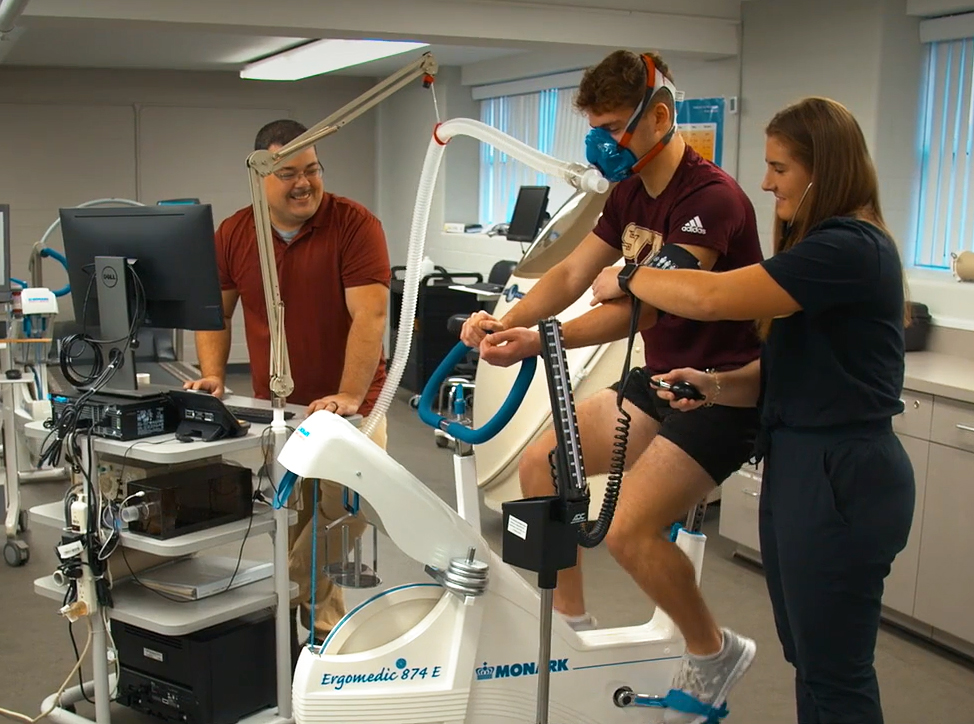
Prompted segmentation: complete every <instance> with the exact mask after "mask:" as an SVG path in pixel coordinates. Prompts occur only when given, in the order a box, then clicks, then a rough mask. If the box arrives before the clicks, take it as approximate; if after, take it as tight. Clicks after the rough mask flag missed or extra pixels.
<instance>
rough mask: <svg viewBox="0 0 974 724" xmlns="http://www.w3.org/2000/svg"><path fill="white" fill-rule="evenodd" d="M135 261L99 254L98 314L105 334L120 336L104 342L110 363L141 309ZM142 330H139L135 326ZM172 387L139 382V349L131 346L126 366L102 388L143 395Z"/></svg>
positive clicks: (107, 392)
mask: <svg viewBox="0 0 974 724" xmlns="http://www.w3.org/2000/svg"><path fill="white" fill-rule="evenodd" d="M130 263H132V264H134V263H135V262H134V260H133V261H132V262H129V261H128V260H126V259H125V257H121V256H96V257H95V285H96V289H97V290H98V317H99V321H100V322H101V338H102V339H111V340H120V341H118V342H113V343H112V344H103V345H101V347H102V352H103V353H104V355H105V360H106V364H107V360H108V352H109V351H110V350H111V349H113V348H115V349H122V348H123V347H124V346H125V339H126V338H127V337H128V336H129V334H130V333H131V330H132V315H133V314H134V313H135V312H136V311H137V310H136V309H135V304H134V301H135V299H136V295H135V285H134V283H133V282H132V280H131V279H129V276H128V272H127V270H126V267H127V266H128V265H129V264H130ZM135 331H136V333H138V330H135ZM168 390H169V388H168V387H162V386H160V385H151V384H150V385H139V384H138V378H137V377H136V370H135V350H134V349H133V348H132V347H131V346H130V347H129V349H128V351H127V352H126V353H125V356H124V358H123V359H122V366H121V367H119V368H118V369H117V370H115V374H114V375H112V378H111V379H110V380H109V381H108V384H107V385H105V387H103V388H102V389H100V390H99V391H98V393H99V394H103V395H116V396H119V397H131V398H136V399H141V398H145V397H155V396H157V395H160V394H162V393H164V392H167V391H168Z"/></svg>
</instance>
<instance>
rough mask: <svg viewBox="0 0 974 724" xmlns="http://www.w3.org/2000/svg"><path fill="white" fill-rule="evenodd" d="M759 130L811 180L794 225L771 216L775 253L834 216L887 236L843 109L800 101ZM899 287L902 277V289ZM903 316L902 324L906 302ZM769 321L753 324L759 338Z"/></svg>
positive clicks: (870, 172) (868, 170)
mask: <svg viewBox="0 0 974 724" xmlns="http://www.w3.org/2000/svg"><path fill="white" fill-rule="evenodd" d="M764 132H765V134H766V135H768V136H769V137H772V138H774V139H776V140H778V141H780V142H781V143H782V144H783V145H785V146H786V147H787V148H788V151H789V152H790V153H791V155H792V157H793V158H794V159H795V160H796V161H797V162H798V163H799V164H801V165H802V167H804V168H805V170H806V171H807V172H808V173H809V175H810V176H811V178H812V185H811V187H810V188H808V189H807V190H806V196H805V198H804V201H803V202H802V204H801V209H800V210H801V212H802V213H801V214H800V215H799V216H798V218H796V219H794V223H793V224H789V223H788V222H786V221H784V220H782V219H779V218H775V221H774V236H773V239H774V253H775V254H778V253H781V252H783V251H788V249H791V248H792V247H793V246H794V245H795V244H797V243H799V242H800V241H801V240H802V239H804V238H805V236H807V235H808V232H809V230H810V229H812V228H813V227H815V226H816V225H818V224H820V223H822V222H823V221H825V220H826V219H829V218H831V217H834V216H848V217H854V218H859V219H863V220H865V221H868V222H869V223H871V224H873V225H874V226H876V227H878V228H879V229H881V230H882V231H883V233H885V234H886V235H887V236H888V237H889V238H890V239H892V238H893V235H892V234H891V233H890V231H889V228H887V226H886V222H885V221H884V220H883V211H882V208H881V206H880V203H879V180H878V178H877V176H876V167H875V166H874V165H873V162H872V159H871V158H870V156H869V149H868V148H867V147H866V139H865V137H864V136H863V134H862V129H861V128H860V127H859V123H858V122H857V121H856V119H855V117H854V116H853V115H852V114H851V113H850V112H849V110H848V109H847V108H846V107H845V106H843V105H842V104H841V103H837V102H836V101H833V100H830V99H828V98H814V97H813V98H805V99H804V100H802V101H799V102H798V103H795V104H794V105H791V106H789V107H787V108H785V109H784V110H782V111H780V112H779V113H778V114H777V115H775V117H774V118H772V119H771V122H770V123H768V126H767V128H765V131H764ZM905 283H906V276H905V274H904V291H905ZM905 299H906V295H905V294H904V300H905ZM903 314H904V320H905V323H907V324H908V323H909V319H910V314H909V303H908V302H907V303H906V304H905V308H904V310H903ZM771 321H772V320H770V319H762V320H759V321H758V329H759V331H760V335H761V338H762V339H766V338H767V336H768V331H769V330H770V328H771Z"/></svg>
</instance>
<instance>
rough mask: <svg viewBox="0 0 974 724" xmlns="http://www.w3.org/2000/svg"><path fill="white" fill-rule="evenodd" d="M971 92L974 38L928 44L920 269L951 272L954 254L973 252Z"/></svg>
mask: <svg viewBox="0 0 974 724" xmlns="http://www.w3.org/2000/svg"><path fill="white" fill-rule="evenodd" d="M972 90H974V39H971V38H968V39H965V40H953V41H947V42H935V43H930V45H929V46H928V51H927V68H926V75H925V79H924V87H923V95H922V99H921V100H922V103H921V109H922V115H921V134H922V135H921V166H920V193H919V198H918V208H917V214H916V219H917V228H916V241H915V247H914V254H913V264H914V266H917V267H926V268H932V269H949V268H950V263H951V257H950V255H951V253H957V252H960V251H964V250H974V204H972V203H971V190H972V189H971V166H972V165H974V161H972V158H974V157H972V154H971V151H972V143H974V103H972V95H974V94H972Z"/></svg>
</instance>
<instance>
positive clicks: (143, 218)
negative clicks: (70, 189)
mask: <svg viewBox="0 0 974 724" xmlns="http://www.w3.org/2000/svg"><path fill="white" fill-rule="evenodd" d="M60 216H61V235H62V237H63V239H64V255H65V257H67V260H68V279H69V280H70V282H71V301H72V303H73V305H74V314H75V319H77V320H79V321H81V322H83V323H84V324H86V325H91V326H96V327H97V326H101V324H100V322H101V321H102V320H100V319H99V305H98V303H97V297H98V291H99V287H100V286H101V285H100V284H96V283H94V276H93V275H94V270H95V257H123V258H125V259H129V260H134V264H133V267H132V268H133V270H134V272H135V274H137V275H138V279H139V282H140V284H141V287H142V288H143V289H142V294H143V296H144V303H145V319H144V321H143V326H145V327H155V328H162V329H189V330H220V329H223V305H222V297H221V293H220V281H219V275H218V272H217V264H216V247H215V244H214V240H213V215H212V210H211V207H210V206H209V205H206V204H200V205H196V204H186V205H175V206H134V207H133V206H127V207H121V208H118V207H110V208H69V209H61V211H60Z"/></svg>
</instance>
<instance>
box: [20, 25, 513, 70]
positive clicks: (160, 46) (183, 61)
mask: <svg viewBox="0 0 974 724" xmlns="http://www.w3.org/2000/svg"><path fill="white" fill-rule="evenodd" d="M18 26H19V27H20V28H22V32H21V33H20V34H19V37H18V39H17V41H16V43H15V44H14V45H13V47H12V48H11V49H10V52H9V53H8V54H7V56H6V58H4V61H3V62H4V64H5V65H16V66H34V67H55V68H116V69H142V70H146V69H153V70H211V71H238V70H240V69H241V68H243V66H244V65H246V64H247V63H248V62H251V61H253V60H257V59H259V58H262V57H265V56H268V55H273V54H274V53H278V52H280V51H282V50H285V49H287V48H290V47H293V46H295V45H300V44H302V43H304V42H307V41H308V39H307V38H295V37H277V36H259V35H247V34H238V33H219V32H208V31H205V30H198V29H194V28H186V27H182V28H180V27H166V26H159V25H155V26H145V25H143V26H132V25H126V26H122V27H119V26H116V25H115V24H112V23H101V22H97V21H84V20H73V19H72V20H58V19H53V18H39V17H24V18H22V19H21V20H20V21H19V22H18ZM427 50H432V51H433V53H434V54H435V56H436V59H437V61H438V62H439V63H440V65H457V66H459V65H466V64H468V63H476V62H479V61H483V60H492V59H494V58H500V57H503V56H507V55H512V54H514V53H519V52H523V51H522V50H519V49H511V48H497V47H491V48H480V47H474V46H450V45H442V44H437V45H433V46H431V47H430V48H428V49H427ZM423 52H425V51H424V50H420V51H414V52H412V53H406V54H403V55H400V56H396V57H393V58H386V59H383V60H377V61H373V62H371V63H365V64H362V65H359V66H355V67H354V68H347V69H344V70H342V71H338V73H336V74H337V75H351V76H370V77H375V76H384V75H388V74H390V73H392V72H394V71H396V70H398V69H399V68H400V67H402V65H403V64H404V62H408V61H409V60H411V59H412V58H413V57H418V56H419V55H421V54H422V53H423Z"/></svg>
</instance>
